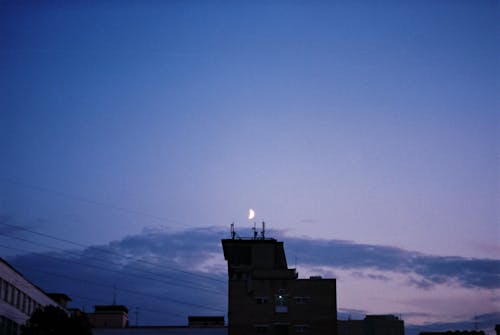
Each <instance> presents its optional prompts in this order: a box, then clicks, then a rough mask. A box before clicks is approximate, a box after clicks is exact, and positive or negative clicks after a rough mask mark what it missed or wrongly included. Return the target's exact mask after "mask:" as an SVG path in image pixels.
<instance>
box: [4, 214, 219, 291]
mask: <svg viewBox="0 0 500 335" xmlns="http://www.w3.org/2000/svg"><path fill="white" fill-rule="evenodd" d="M0 224H1V225H4V226H8V227H11V228H16V229H19V230H24V231H27V232H29V233H32V234H36V235H39V236H42V237H45V238H50V239H53V240H56V241H59V242H63V243H68V244H72V245H76V246H78V247H81V248H92V250H96V251H99V252H102V253H107V254H112V255H115V256H120V257H123V258H126V259H131V260H135V261H139V262H141V263H144V264H149V265H152V266H155V267H159V268H164V269H167V270H169V271H172V272H179V273H183V274H187V275H190V276H193V277H199V278H202V279H207V280H212V281H216V282H219V283H226V282H225V281H224V280H220V279H216V278H213V277H209V276H204V275H201V274H197V273H192V272H189V271H183V270H179V269H175V268H172V267H168V266H164V265H158V264H156V263H153V262H148V261H146V260H143V259H140V258H137V257H133V256H128V255H122V254H119V253H117V252H115V251H112V250H106V249H102V248H99V247H95V246H90V245H86V244H82V243H78V242H74V241H71V240H68V239H64V238H60V237H56V236H53V235H49V234H45V233H41V232H38V231H35V230H31V229H28V228H25V227H22V226H17V225H13V224H9V223H5V222H0Z"/></svg>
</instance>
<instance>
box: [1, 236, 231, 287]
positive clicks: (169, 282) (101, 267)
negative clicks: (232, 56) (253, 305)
mask: <svg viewBox="0 0 500 335" xmlns="http://www.w3.org/2000/svg"><path fill="white" fill-rule="evenodd" d="M0 246H1V247H4V248H5V247H7V246H5V245H0ZM10 249H12V250H17V251H21V252H23V251H24V252H25V251H26V250H25V249H20V248H16V247H10ZM37 255H38V256H42V257H46V258H50V259H54V260H56V261H62V262H66V263H72V264H77V265H82V266H86V267H89V268H94V269H98V270H102V271H106V272H112V273H117V274H120V275H125V276H129V277H135V278H139V279H146V280H152V281H156V282H160V283H164V284H168V285H171V286H178V287H184V288H191V289H197V290H200V291H205V292H208V293H213V294H222V292H219V291H215V290H211V289H207V288H203V287H200V286H194V285H186V284H182V283H176V282H171V281H165V280H160V279H156V278H151V277H147V276H143V275H139V274H135V273H126V272H123V271H119V270H114V269H110V268H106V267H103V266H99V265H95V264H87V263H84V262H80V261H77V260H73V259H69V258H62V257H56V256H53V255H48V254H41V253H37Z"/></svg>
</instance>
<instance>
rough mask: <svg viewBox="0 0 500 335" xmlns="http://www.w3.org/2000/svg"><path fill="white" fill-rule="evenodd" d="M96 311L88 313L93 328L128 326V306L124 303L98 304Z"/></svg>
mask: <svg viewBox="0 0 500 335" xmlns="http://www.w3.org/2000/svg"><path fill="white" fill-rule="evenodd" d="M94 308H95V312H94V313H89V314H87V317H88V319H89V322H90V325H91V327H92V328H125V327H128V308H127V307H126V306H123V305H97V306H94Z"/></svg>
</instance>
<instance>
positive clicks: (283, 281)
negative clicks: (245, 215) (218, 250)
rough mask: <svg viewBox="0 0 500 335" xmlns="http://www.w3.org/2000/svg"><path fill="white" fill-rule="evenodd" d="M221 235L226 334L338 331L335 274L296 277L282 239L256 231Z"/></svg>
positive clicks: (279, 334)
mask: <svg viewBox="0 0 500 335" xmlns="http://www.w3.org/2000/svg"><path fill="white" fill-rule="evenodd" d="M231 235H232V238H231V239H223V240H222V247H223V250H224V258H225V259H226V260H227V264H228V276H229V278H228V291H229V292H228V300H229V306H228V310H229V315H228V330H229V332H228V333H229V335H249V334H262V333H264V334H275V335H288V334H297V333H306V332H307V333H309V334H315V335H322V334H328V335H335V334H336V333H337V295H336V281H335V279H322V278H321V277H311V278H310V279H298V275H297V272H296V271H295V269H290V268H288V266H287V261H286V257H285V251H284V247H283V242H278V241H277V240H275V239H273V238H265V236H264V231H262V233H261V235H260V236H257V233H256V232H254V237H253V238H249V239H242V238H236V236H235V233H234V231H232V234H231Z"/></svg>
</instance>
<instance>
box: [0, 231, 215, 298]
mask: <svg viewBox="0 0 500 335" xmlns="http://www.w3.org/2000/svg"><path fill="white" fill-rule="evenodd" d="M0 237H6V238H9V239H11V238H13V239H16V240H20V241H23V242H26V243H30V244H33V245H36V246H39V245H40V246H43V247H46V248H50V249H55V250H59V251H63V252H64V253H65V254H69V255H73V256H76V257H81V254H78V253H75V252H72V251H68V250H66V249H64V248H58V247H55V246H49V245H46V244H43V243H39V242H35V241H31V240H28V239H25V238H22V237H18V236H6V235H2V234H0ZM16 249H17V250H19V251H26V250H22V249H18V248H16ZM29 251H30V250H29ZM31 252H33V251H31ZM47 257H50V258H52V259H57V260H60V261H64V262H71V263H75V264H79V265H83V266H88V267H92V268H97V269H101V270H104V271H108V272H115V273H120V274H123V275H125V276H130V277H137V278H141V279H146V280H151V281H156V282H160V283H164V284H167V285H171V286H179V287H185V288H191V289H195V290H200V291H204V292H208V293H212V294H224V292H223V291H219V290H216V289H209V288H206V287H202V286H199V283H198V285H196V284H193V283H192V282H191V281H187V282H186V281H182V282H179V281H171V280H165V279H159V278H152V277H147V276H144V275H138V274H135V273H129V272H128V271H129V270H130V269H132V270H134V271H137V272H140V273H148V274H151V275H154V276H161V277H165V276H166V277H167V278H172V277H171V276H168V275H166V274H159V273H155V272H152V271H148V270H146V269H139V268H135V267H133V266H127V268H126V270H127V271H119V270H113V269H110V268H103V267H101V266H98V265H95V264H86V263H84V262H81V261H76V260H72V259H68V258H62V257H57V256H54V255H47ZM87 259H92V260H96V261H98V262H101V263H105V264H104V265H110V264H112V265H114V266H117V265H119V264H116V263H113V262H110V261H106V260H104V259H101V258H96V257H88V258H87ZM172 279H174V278H172Z"/></svg>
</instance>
